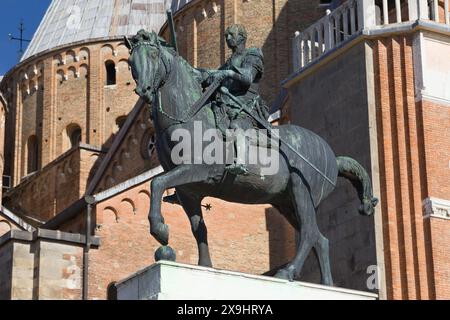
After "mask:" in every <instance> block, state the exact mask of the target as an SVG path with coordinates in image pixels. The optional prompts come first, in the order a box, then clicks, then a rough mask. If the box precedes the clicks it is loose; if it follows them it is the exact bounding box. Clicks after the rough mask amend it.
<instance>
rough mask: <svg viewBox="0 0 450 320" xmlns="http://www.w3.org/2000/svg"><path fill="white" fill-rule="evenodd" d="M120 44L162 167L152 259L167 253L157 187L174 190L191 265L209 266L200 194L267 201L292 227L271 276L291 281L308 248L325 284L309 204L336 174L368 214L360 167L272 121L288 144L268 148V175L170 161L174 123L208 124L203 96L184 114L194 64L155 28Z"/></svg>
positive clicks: (328, 279)
mask: <svg viewBox="0 0 450 320" xmlns="http://www.w3.org/2000/svg"><path fill="white" fill-rule="evenodd" d="M125 42H126V44H127V46H128V48H129V49H130V58H129V64H130V67H131V71H132V75H133V78H134V80H135V81H136V84H137V87H136V93H137V94H138V95H139V96H140V97H141V98H142V99H144V100H145V101H146V102H147V103H149V104H151V107H152V109H151V115H152V119H153V123H154V126H155V132H156V137H157V142H156V146H157V153H158V157H159V160H160V163H161V165H162V167H163V168H164V171H165V172H164V173H163V174H161V175H159V176H157V177H155V178H154V179H153V180H152V182H151V206H150V213H149V221H150V233H151V234H152V235H153V236H154V237H155V238H156V239H157V240H158V241H159V242H160V243H161V244H162V245H163V246H164V247H162V248H160V250H159V253H160V258H163V259H174V254H173V251H172V249H171V248H170V247H168V243H169V227H168V226H167V225H166V224H165V223H164V218H163V216H162V215H161V202H162V196H163V193H164V191H165V190H167V189H170V188H175V189H176V194H177V197H178V201H179V203H180V204H181V205H182V207H183V209H184V211H185V212H186V214H187V216H188V217H189V220H190V223H191V227H192V232H193V234H194V237H195V239H196V240H197V244H198V251H199V262H198V263H199V265H201V266H207V267H211V266H212V263H211V258H210V253H209V248H208V238H207V229H206V225H205V221H204V219H203V216H202V205H201V203H202V199H204V198H205V197H215V198H220V199H223V200H225V201H230V202H235V203H243V204H271V205H272V206H274V207H275V208H276V209H278V211H279V212H280V213H281V214H282V215H283V216H284V217H285V218H286V219H287V220H288V221H289V223H290V224H291V225H292V226H293V227H294V228H295V229H296V230H297V231H298V232H299V246H298V248H297V252H296V255H295V258H294V259H293V261H291V262H290V263H289V264H287V266H286V267H284V268H283V269H281V270H279V271H278V272H277V274H276V275H275V276H276V277H278V278H282V279H288V280H290V281H293V280H294V278H295V277H296V276H298V274H299V273H300V271H301V268H302V266H303V264H304V262H305V260H306V258H307V256H308V254H309V252H310V251H311V250H312V249H314V250H315V252H316V254H317V257H318V260H319V264H320V272H321V275H322V283H323V284H325V285H330V286H331V285H332V284H333V280H332V276H331V268H330V261H329V245H328V240H327V239H326V238H325V237H324V236H323V235H322V234H321V232H320V231H319V229H318V226H317V222H316V212H317V207H318V206H319V204H320V202H321V201H322V200H323V199H325V198H326V197H327V196H328V195H329V194H330V193H331V192H332V191H333V190H334V188H335V184H336V181H337V178H338V176H342V177H345V178H347V179H349V180H350V181H351V182H352V183H353V185H354V186H355V188H356V189H357V191H358V195H359V198H360V200H361V206H360V208H359V212H360V213H361V214H363V215H372V214H373V213H374V207H375V206H376V204H377V199H376V198H374V197H373V195H372V186H371V180H370V178H369V176H368V174H367V172H366V170H364V168H363V167H362V166H361V165H360V164H359V163H358V162H357V161H355V160H353V159H351V158H348V157H336V156H335V154H334V153H333V151H332V150H331V148H330V146H329V145H328V144H327V143H326V142H325V141H324V140H323V139H321V138H320V137H319V136H317V135H316V134H314V133H312V132H311V131H308V130H306V129H304V128H301V127H299V126H295V125H281V126H278V127H276V128H277V129H278V130H279V135H280V137H281V138H282V141H284V142H286V144H289V145H290V148H287V147H286V145H285V143H281V145H280V148H279V151H278V153H277V154H276V159H277V160H278V161H279V168H278V172H277V174H276V175H269V176H265V177H264V178H262V177H261V176H260V175H257V174H252V175H232V174H229V173H228V174H227V172H226V164H207V163H204V162H201V163H200V164H189V163H184V164H181V165H176V164H175V163H174V162H173V161H172V158H171V153H172V149H173V148H174V147H175V145H176V144H177V142H176V141H172V139H171V137H172V134H173V133H174V132H175V131H176V130H177V129H184V130H187V131H188V132H191V133H193V132H194V124H195V123H199V122H200V123H201V124H202V126H203V128H204V130H207V129H214V128H216V123H215V118H214V115H213V112H212V110H211V104H210V102H209V101H206V103H205V104H204V105H203V107H202V108H201V109H199V111H198V112H196V113H193V112H192V108H193V106H194V105H198V101H200V100H201V98H202V96H203V94H204V93H203V89H202V87H201V85H200V83H199V81H198V80H196V78H195V74H196V72H195V69H194V68H193V67H192V66H190V65H189V64H188V63H187V62H186V61H185V60H184V59H183V58H182V57H180V56H179V55H178V54H177V53H176V52H175V50H173V49H172V48H171V47H169V46H168V45H167V44H166V43H165V42H164V41H163V40H162V39H161V38H159V37H158V36H157V35H156V34H155V33H148V32H145V31H144V30H141V31H140V32H139V33H138V34H137V35H136V36H135V37H133V38H132V39H127V38H126V39H125ZM192 136H194V135H193V134H192ZM192 139H194V138H192ZM192 145H193V146H197V147H199V146H201V147H203V148H204V147H206V145H207V143H206V142H201V141H192ZM293 150H295V151H296V152H293ZM298 154H301V155H303V156H304V158H303V159H302V158H300V157H298ZM185 156H186V155H185ZM192 157H194V156H193V155H192ZM305 159H307V160H308V161H305ZM308 162H309V164H308ZM190 163H194V161H192V162H190ZM248 168H249V171H252V172H260V169H261V168H260V167H258V165H248ZM318 171H320V173H321V174H319V173H318ZM236 223H238V222H236Z"/></svg>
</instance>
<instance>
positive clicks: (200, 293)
mask: <svg viewBox="0 0 450 320" xmlns="http://www.w3.org/2000/svg"><path fill="white" fill-rule="evenodd" d="M116 288H117V299H118V300H376V299H377V295H375V294H372V293H367V292H360V291H354V290H348V289H340V288H332V287H326V286H321V285H316V284H310V283H303V282H289V281H284V280H279V279H275V278H271V277H263V276H254V275H248V274H244V273H239V272H232V271H224V270H217V269H210V268H203V267H197V266H191V265H184V264H179V263H173V262H166V261H164V262H158V263H156V264H154V265H152V266H150V267H148V268H146V269H144V270H141V271H139V272H137V273H135V274H133V275H132V276H130V277H129V278H127V279H125V280H123V281H120V282H119V283H117V284H116Z"/></svg>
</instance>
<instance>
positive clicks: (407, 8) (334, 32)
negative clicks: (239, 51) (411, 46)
mask: <svg viewBox="0 0 450 320" xmlns="http://www.w3.org/2000/svg"><path fill="white" fill-rule="evenodd" d="M449 2H450V0H378V1H375V0H349V1H347V2H345V3H344V4H342V5H341V6H340V7H338V8H336V9H335V10H333V11H330V10H327V13H326V15H325V16H324V17H323V18H321V19H319V20H318V21H317V22H315V23H314V24H312V25H311V26H309V27H308V28H306V29H305V30H304V31H303V32H298V31H297V32H296V33H295V38H294V40H293V58H294V61H293V66H294V71H297V70H299V69H302V68H304V67H305V66H307V65H308V64H310V63H312V62H314V61H316V60H317V59H319V58H320V57H321V56H322V55H324V54H325V53H327V52H329V51H331V50H332V49H334V48H336V47H338V46H340V45H342V44H343V43H345V42H347V41H349V40H350V39H352V38H354V37H356V36H357V35H359V34H361V32H362V31H363V30H370V29H375V28H383V27H384V26H386V25H392V24H402V23H408V22H411V21H416V20H431V21H434V22H437V23H442V24H447V25H450V21H449Z"/></svg>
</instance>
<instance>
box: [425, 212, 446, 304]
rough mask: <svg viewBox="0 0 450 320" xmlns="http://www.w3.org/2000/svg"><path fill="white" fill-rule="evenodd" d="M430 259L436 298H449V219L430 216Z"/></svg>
mask: <svg viewBox="0 0 450 320" xmlns="http://www.w3.org/2000/svg"><path fill="white" fill-rule="evenodd" d="M430 232H431V246H432V251H431V252H432V259H433V263H434V279H435V283H434V285H435V288H436V299H440V300H448V299H449V298H450V250H449V246H448V239H450V220H448V219H441V218H436V217H431V218H430Z"/></svg>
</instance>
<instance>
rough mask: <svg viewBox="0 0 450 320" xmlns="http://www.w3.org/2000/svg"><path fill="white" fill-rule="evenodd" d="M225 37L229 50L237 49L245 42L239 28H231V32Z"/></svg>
mask: <svg viewBox="0 0 450 320" xmlns="http://www.w3.org/2000/svg"><path fill="white" fill-rule="evenodd" d="M225 36H226V40H227V45H228V48H230V49H234V48H236V47H237V46H238V45H240V44H241V43H242V42H243V40H244V38H243V37H242V36H241V35H240V34H239V30H237V28H231V29H230V30H228V32H227V33H226V35H225Z"/></svg>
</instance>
